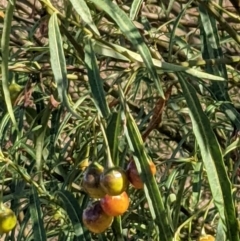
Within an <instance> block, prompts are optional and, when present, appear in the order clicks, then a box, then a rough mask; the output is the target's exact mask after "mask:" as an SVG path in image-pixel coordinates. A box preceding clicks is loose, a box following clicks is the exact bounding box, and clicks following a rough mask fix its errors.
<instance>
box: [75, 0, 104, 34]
mask: <svg viewBox="0 0 240 241" xmlns="http://www.w3.org/2000/svg"><path fill="white" fill-rule="evenodd" d="M70 1H71V3H72V5H73V7H74V9H75V10H76V12H77V13H78V14H79V15H80V16H81V17H82V20H83V21H84V22H85V23H86V24H87V25H88V26H89V27H90V28H91V29H92V30H93V31H94V32H95V33H96V34H97V35H99V36H100V33H99V31H98V29H97V27H96V25H95V24H94V22H93V20H92V15H91V13H90V10H89V8H88V5H87V4H86V2H85V1H84V0H70Z"/></svg>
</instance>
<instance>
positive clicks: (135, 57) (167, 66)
mask: <svg viewBox="0 0 240 241" xmlns="http://www.w3.org/2000/svg"><path fill="white" fill-rule="evenodd" d="M92 41H93V43H94V47H93V48H96V50H97V51H99V49H100V48H103V49H107V51H108V52H105V51H102V52H100V54H103V55H104V54H106V53H108V55H104V56H110V57H112V56H114V58H118V59H123V57H122V56H125V57H126V58H127V59H128V60H129V61H138V62H139V63H143V62H144V60H143V58H142V56H141V55H139V54H137V53H135V52H133V51H131V50H129V49H127V48H124V47H122V46H120V45H117V44H113V43H109V42H106V41H103V40H101V39H98V40H97V41H95V40H92ZM95 45H97V46H96V47H95ZM110 48H111V49H112V51H111V49H110ZM116 52H117V53H119V54H121V55H122V56H118V55H117V54H116ZM110 53H111V55H109V54H110ZM152 61H153V65H154V66H155V67H156V69H157V72H158V71H159V72H163V71H170V72H177V71H185V72H186V73H187V74H189V75H192V76H195V77H198V78H202V79H209V80H213V81H226V79H225V78H223V77H220V76H215V75H212V74H208V73H205V72H202V71H199V70H197V69H194V68H189V67H183V66H180V65H176V64H171V63H167V62H163V61H160V60H158V59H154V58H152Z"/></svg>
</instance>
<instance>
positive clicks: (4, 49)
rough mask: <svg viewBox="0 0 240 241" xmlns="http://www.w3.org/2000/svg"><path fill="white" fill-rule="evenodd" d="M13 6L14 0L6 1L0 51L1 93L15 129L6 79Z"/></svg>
mask: <svg viewBox="0 0 240 241" xmlns="http://www.w3.org/2000/svg"><path fill="white" fill-rule="evenodd" d="M14 8H15V0H12V2H11V1H9V2H8V5H7V9H6V13H5V18H4V19H5V20H4V25H3V30H2V36H1V53H2V65H1V67H2V87H3V94H4V98H5V103H6V106H7V110H8V113H9V115H10V118H11V121H12V123H13V125H14V127H15V129H16V130H17V129H18V128H17V122H16V119H15V116H14V113H13V107H12V103H11V97H10V92H9V88H8V81H9V79H8V78H9V71H8V62H9V61H8V59H9V40H10V31H11V26H12V18H13V11H14Z"/></svg>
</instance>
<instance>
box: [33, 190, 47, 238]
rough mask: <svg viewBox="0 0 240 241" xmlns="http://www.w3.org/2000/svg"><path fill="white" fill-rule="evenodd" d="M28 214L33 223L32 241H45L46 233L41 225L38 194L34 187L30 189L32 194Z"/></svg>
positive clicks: (41, 218)
mask: <svg viewBox="0 0 240 241" xmlns="http://www.w3.org/2000/svg"><path fill="white" fill-rule="evenodd" d="M29 208H30V214H31V219H32V222H33V236H34V240H41V241H45V240H47V236H46V231H45V228H44V224H43V215H42V210H41V204H40V200H39V197H38V193H37V190H36V188H35V187H32V194H31V196H30V207H29Z"/></svg>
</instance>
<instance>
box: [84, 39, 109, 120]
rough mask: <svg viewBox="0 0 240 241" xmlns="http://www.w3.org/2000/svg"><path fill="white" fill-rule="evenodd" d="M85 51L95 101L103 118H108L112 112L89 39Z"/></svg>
mask: <svg viewBox="0 0 240 241" xmlns="http://www.w3.org/2000/svg"><path fill="white" fill-rule="evenodd" d="M84 51H85V64H86V67H87V71H88V79H89V84H90V88H91V91H92V94H93V97H94V100H95V102H96V104H97V107H98V108H99V109H100V111H101V114H102V116H103V117H105V118H108V116H109V114H110V111H109V108H108V105H107V102H106V99H105V93H104V89H103V83H102V78H101V77H100V73H99V69H98V65H97V60H96V56H95V54H94V52H93V47H92V42H91V40H90V39H88V38H87V39H86V43H85V46H84Z"/></svg>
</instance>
